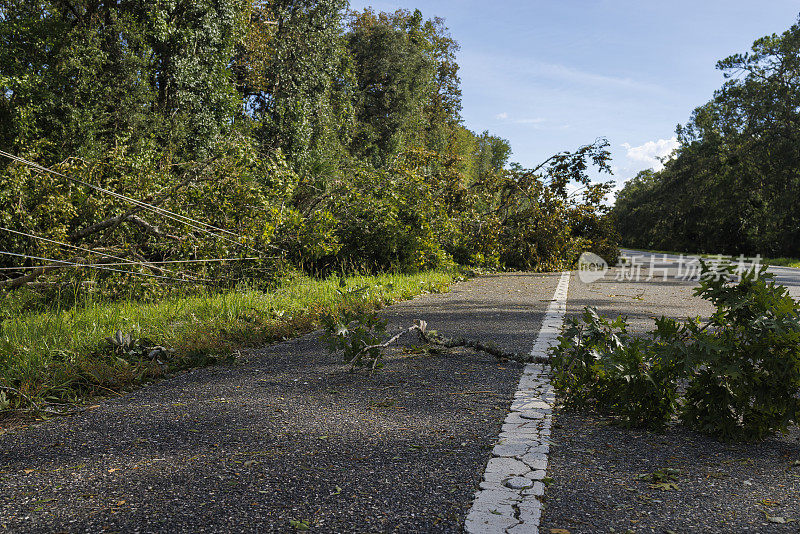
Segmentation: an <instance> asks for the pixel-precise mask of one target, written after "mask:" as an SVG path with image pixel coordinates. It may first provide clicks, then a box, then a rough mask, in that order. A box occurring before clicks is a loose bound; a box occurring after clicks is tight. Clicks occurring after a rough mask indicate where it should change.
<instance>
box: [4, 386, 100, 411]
mask: <svg viewBox="0 0 800 534" xmlns="http://www.w3.org/2000/svg"><path fill="white" fill-rule="evenodd" d="M0 389H2V390H5V391H9V392H11V393H14V394H15V395H18V396H20V397H22V398H23V399H25V400H26V401H27V402H28V404H30V405H31V408H29V409H25V408H22V409H17V410H14V411H17V412H37V413H46V414H48V415H74V414H76V413H81V412H83V411H86V409H85V408H77V409H75V410H70V411H66V412H63V411H59V410H51V409H49V408H44V407H42V406H40V405H39V404H37V403H36V402H34V401H33V399H31V398H30V397H29V396H27V395H26V394H24V393H23V392H21V391H20V390H18V389H17V388H12V387H11V386H5V385H3V384H0Z"/></svg>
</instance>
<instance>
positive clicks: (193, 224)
mask: <svg viewBox="0 0 800 534" xmlns="http://www.w3.org/2000/svg"><path fill="white" fill-rule="evenodd" d="M0 156H5V157H7V158H9V159H12V160H14V161H17V162H19V163H22V164H24V165H28V166H29V167H31V168H33V169H36V170H38V171H40V172H46V173H50V174H53V175H55V176H60V177H62V178H65V179H66V180H69V181H71V182H74V183H76V184H80V185H83V186H86V187H89V188H91V189H94V190H96V191H99V192H101V193H105V194H107V195H111V196H113V197H114V198H118V199H120V200H124V201H126V202H129V203H131V204H134V205H135V206H138V207H140V208H142V209H144V210H148V211H152V212H153V213H156V214H158V215H162V216H164V217H166V218H168V219H171V220H173V221H176V222H179V223H182V224H185V225H187V226H189V227H190V228H194V229H195V230H199V231H201V232H205V233H207V234H209V235H212V236H214V237H216V238H218V239H222V240H224V241H228V242H230V243H234V244H236V245H238V246H241V247H245V248H247V249H250V250H253V251H255V252H258V253H261V251H260V250H258V249H256V248H254V247H251V246H250V245H247V244H244V243H241V242H239V241H236V240H233V239H230V238H227V237H225V236H221V235H217V234H215V233H214V232H212V231H210V230H208V228H212V229H214V230H217V231H219V232H224V233H226V234H230V235H232V236H235V237H238V238H240V239H241V238H242V236H241V235H239V234H236V233H234V232H231V231H230V230H225V229H224V228H219V227H217V226H214V225H211V224H208V223H204V222H203V221H198V220H197V219H193V218H191V217H187V216H186V215H181V214H179V213H175V212H172V211H169V210H167V209H164V208H159V207H158V206H154V205H152V204H148V203H146V202H142V201H140V200H136V199H135V198H131V197H129V196H126V195H123V194H121V193H116V192H114V191H111V190H110V189H105V188H103V187H100V186H97V185H94V184H92V183H89V182H86V181H83V180H80V179H78V178H73V177H71V176H67V175H66V174H62V173H60V172H58V171H54V170H52V169H49V168H47V167H43V166H41V165H39V164H38V163H34V162H32V161H28V160H26V159H24V158H20V157H19V156H15V155H14V154H10V153H8V152H5V151H4V150H0ZM198 225H201V226H198ZM204 227H205V228H204ZM268 246H270V247H271V248H277V247H274V246H273V245H268Z"/></svg>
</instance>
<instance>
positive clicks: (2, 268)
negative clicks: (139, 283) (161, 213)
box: [0, 251, 261, 282]
mask: <svg viewBox="0 0 800 534" xmlns="http://www.w3.org/2000/svg"><path fill="white" fill-rule="evenodd" d="M92 252H94V251H92ZM260 259H261V258H215V259H209V260H169V261H148V262H141V261H126V262H120V263H104V264H103V265H105V266H108V267H111V266H119V265H142V266H147V265H163V264H167V263H210V262H226V261H247V260H260ZM39 267H46V266H45V265H23V266H21V267H0V271H19V270H23V269H38V268H39ZM164 270H165V271H167V272H175V271H169V270H167V269H164ZM176 274H183V273H176ZM184 276H186V275H185V274H184ZM199 280H203V279H199ZM205 281H208V282H211V281H213V280H205Z"/></svg>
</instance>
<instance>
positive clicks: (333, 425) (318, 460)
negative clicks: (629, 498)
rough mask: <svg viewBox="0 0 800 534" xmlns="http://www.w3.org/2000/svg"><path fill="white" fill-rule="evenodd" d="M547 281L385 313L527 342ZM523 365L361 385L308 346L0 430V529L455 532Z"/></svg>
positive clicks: (411, 373) (446, 361)
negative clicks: (68, 414)
mask: <svg viewBox="0 0 800 534" xmlns="http://www.w3.org/2000/svg"><path fill="white" fill-rule="evenodd" d="M559 276H560V275H559V274H558V273H556V274H537V275H533V274H519V273H506V274H498V275H492V276H484V277H481V278H477V279H472V280H468V281H466V282H462V283H459V284H456V285H455V286H454V287H453V288H452V291H451V292H450V293H447V294H438V295H424V296H421V297H419V298H416V299H413V300H411V301H408V302H405V303H401V304H398V305H396V306H392V307H389V308H387V309H386V310H385V311H384V313H385V315H386V316H387V317H388V318H389V319H390V329H391V330H392V331H398V330H399V329H401V328H407V327H409V326H411V325H412V324H413V323H414V321H415V320H416V319H424V320H427V321H428V324H429V328H431V329H436V330H438V331H440V332H441V333H442V334H444V335H447V336H450V337H455V336H464V337H469V338H477V339H482V340H484V341H486V340H492V341H494V342H495V343H497V344H498V345H500V346H502V347H504V348H505V349H506V350H508V351H526V350H530V348H531V346H532V345H533V342H534V340H535V339H536V336H537V333H538V330H539V324H540V323H541V320H542V317H543V315H544V311H545V310H546V309H547V306H548V304H549V302H550V299H551V298H552V295H553V292H554V288H555V286H556V283H557V282H558V279H559ZM521 371H522V366H521V365H520V364H516V363H512V362H498V361H497V360H496V359H495V358H493V357H491V356H488V355H486V354H484V353H478V352H475V351H471V350H466V349H463V350H459V349H456V350H452V351H448V352H444V353H429V352H425V351H420V350H418V349H415V348H414V347H412V346H409V345H405V346H402V347H398V348H397V349H395V350H394V351H391V352H389V353H388V354H387V356H386V366H385V368H384V369H382V370H381V371H380V372H378V373H376V374H375V375H373V376H370V375H368V374H365V373H351V372H349V371H348V370H347V368H346V367H345V366H344V365H342V364H341V361H340V359H339V357H338V356H336V355H329V354H327V352H326V351H325V350H324V348H323V345H322V344H321V343H320V341H319V339H318V336H317V335H315V334H312V335H308V336H304V337H301V338H298V339H296V340H292V341H288V342H285V343H279V344H275V345H272V346H269V347H265V348H263V349H261V350H255V351H250V352H248V353H247V354H245V355H244V356H243V357H242V358H241V359H240V360H239V361H238V362H237V363H236V364H235V365H233V366H216V367H210V368H205V369H197V370H194V371H191V372H189V373H183V374H180V375H178V376H175V377H172V378H170V379H166V380H163V381H161V382H158V383H155V384H152V385H149V386H147V387H144V388H142V389H140V390H138V391H136V392H134V393H131V394H128V395H125V396H124V397H122V398H118V399H113V400H107V401H104V402H100V403H99V405H100V406H99V407H98V408H96V409H94V410H90V411H88V412H86V413H84V414H81V415H78V416H75V417H70V418H66V419H60V420H54V421H49V422H45V423H37V424H33V425H30V426H29V427H27V428H21V429H17V430H15V431H12V432H7V433H5V434H3V435H0V488H1V489H2V491H0V531H8V532H192V533H194V532H237V533H238V532H259V533H260V532H291V531H292V530H294V527H293V525H294V526H297V527H300V528H303V525H306V526H308V527H309V528H310V529H311V530H312V531H313V532H395V531H396V532H459V531H460V530H461V528H462V525H463V521H464V518H465V517H466V515H467V513H468V511H469V507H470V505H471V502H472V498H473V494H474V492H475V490H476V489H477V488H478V484H479V482H480V480H481V477H482V475H483V471H484V469H485V467H486V463H487V461H488V460H489V458H490V452H491V450H492V447H493V445H494V442H495V440H496V438H497V436H498V435H499V433H500V428H501V425H502V423H503V420H504V419H505V417H506V413H507V411H508V407H509V405H510V403H511V400H512V398H513V395H514V392H515V390H516V387H517V384H518V382H519V377H520V374H521Z"/></svg>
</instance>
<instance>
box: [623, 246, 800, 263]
mask: <svg viewBox="0 0 800 534" xmlns="http://www.w3.org/2000/svg"><path fill="white" fill-rule="evenodd" d="M622 248H627V249H628V250H635V251H637V252H650V253H651V254H671V255H673V256H680V255H684V256H697V257H700V258H716V257H717V256H718V255H717V254H705V253H697V252H675V251H672V250H648V249H643V248H628V247H622ZM761 264H762V265H769V266H775V267H795V268H800V259H797V258H761Z"/></svg>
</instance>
